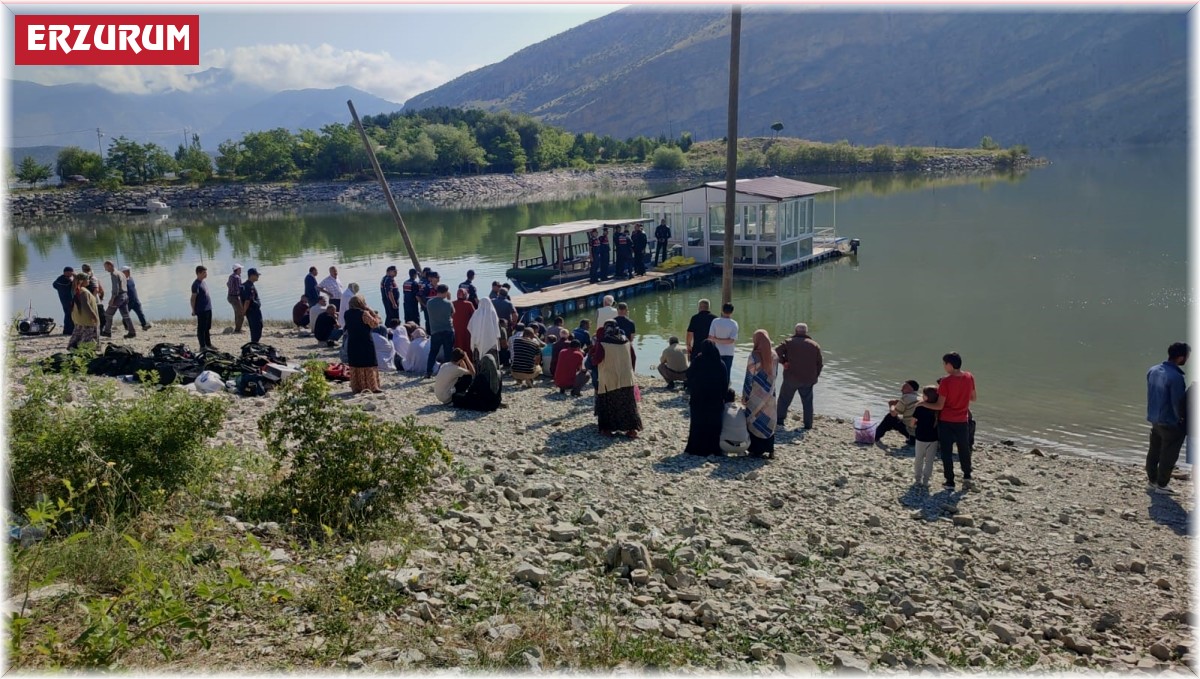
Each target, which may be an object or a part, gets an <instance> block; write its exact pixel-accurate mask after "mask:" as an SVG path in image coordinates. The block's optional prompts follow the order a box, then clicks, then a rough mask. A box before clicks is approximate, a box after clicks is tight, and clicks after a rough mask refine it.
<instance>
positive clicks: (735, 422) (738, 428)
mask: <svg viewBox="0 0 1200 679" xmlns="http://www.w3.org/2000/svg"><path fill="white" fill-rule="evenodd" d="M749 449H750V429H749V428H748V427H747V426H746V413H745V411H744V410H742V408H741V407H739V406H738V404H737V394H734V393H733V390H732V389H726V390H725V413H724V414H723V415H722V416H721V452H722V453H725V454H726V455H740V454H742V453H744V452H746V451H747V450H749Z"/></svg>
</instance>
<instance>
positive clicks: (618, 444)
mask: <svg viewBox="0 0 1200 679" xmlns="http://www.w3.org/2000/svg"><path fill="white" fill-rule="evenodd" d="M192 339H193V331H192V328H191V327H189V326H186V325H182V324H177V323H163V324H158V325H156V326H155V328H154V329H153V330H151V331H149V332H147V333H140V334H139V336H138V338H137V339H136V340H134V341H131V342H130V344H131V345H133V346H134V347H135V348H137V349H139V350H141V351H146V350H148V348H149V347H150V346H152V345H153V344H154V343H157V342H161V341H169V342H189V341H190V340H192ZM214 339H215V341H216V344H217V346H218V347H219V348H221V349H223V350H226V351H236V350H237V348H238V346H239V345H240V344H241V343H242V342H243V341H244V339H245V336H244V335H242V336H233V335H228V334H226V335H216V336H215V337H214ZM264 341H265V342H267V343H270V344H272V345H275V346H276V347H278V348H279V349H280V351H281V352H282V353H284V354H285V355H287V356H289V357H291V358H292V359H293V360H295V359H302V358H305V357H309V356H316V357H319V358H322V359H331V358H333V357H334V353H335V352H334V350H332V349H326V348H324V347H322V346H318V345H317V344H316V343H314V342H313V341H312V339H311V338H305V337H297V336H296V335H294V334H293V333H292V332H290V331H287V332H285V331H281V330H273V329H269V330H268V333H267V335H266V336H265V338H264ZM65 343H66V342H65V338H59V337H52V338H32V339H20V340H17V341H16V342H15V347H16V354H17V356H19V357H21V358H27V359H34V358H37V357H40V356H44V355H47V354H49V353H51V352H53V351H59V350H61V348H62V347H63V346H65ZM334 360H336V359H334ZM19 376H20V375H19V374H18V375H17V377H18V378H19ZM96 379H103V378H96ZM638 379H639V381H640V382H641V389H642V394H643V400H642V402H641V405H640V408H641V414H642V418H643V420H644V422H645V423H646V430H645V431H644V432H643V434H642V437H641V438H640V439H638V440H629V439H625V438H607V437H602V436H600V435H599V434H598V432H597V430H596V425H595V420H594V418H593V415H592V399H591V398H590V397H589V396H588V395H587V394H586V393H585V395H584V396H583V397H580V398H571V397H569V396H562V395H560V394H559V393H558V391H557V390H556V389H552V388H548V387H545V386H538V387H535V388H533V389H518V388H513V387H512V383H511V382H510V381H508V380H506V381H505V393H504V400H505V404H506V407H505V408H503V409H502V410H499V411H497V412H495V413H489V414H482V413H472V412H464V411H457V410H454V409H452V408H448V407H443V406H441V405H439V404H437V402H436V400H435V399H434V396H433V394H432V392H431V384H430V382H429V381H424V380H420V379H417V378H415V377H411V376H407V375H399V376H398V375H395V374H391V375H384V376H383V378H382V381H383V386H384V393H382V394H378V395H367V396H359V397H354V398H350V397H349V394H348V389H347V388H346V387H345V386H341V387H335V392H337V393H338V395H339V397H340V398H345V399H346V401H344V402H345V403H347V404H358V405H361V406H362V407H363V408H365V409H367V410H369V411H371V412H372V413H373V414H374V415H376V416H378V417H381V418H386V419H399V418H402V417H405V416H408V415H414V416H416V417H417V419H418V420H419V421H420V422H421V423H424V424H431V425H435V426H438V427H440V428H441V429H442V430H443V436H444V440H445V441H446V443H447V444H448V446H449V447H450V449H451V450H452V451H453V453H454V455H455V465H454V470H446V471H445V473H443V474H442V475H441V476H440V477H439V479H438V480H437V481H436V482H435V485H434V487H433V488H432V490H431V491H430V492H429V493H427V494H426V495H425V496H423V497H422V498H421V499H420V500H419V501H417V502H416V503H414V505H413V506H412V507H411V510H412V518H413V520H414V522H415V527H414V531H415V533H416V534H417V535H419V536H420V538H419V542H420V543H421V548H420V549H416V550H414V551H412V552H410V553H409V554H408V557H407V561H406V562H405V563H402V564H394V565H393V566H392V567H390V568H381V569H380V570H379V571H378V572H375V573H373V574H372V576H371V577H373V578H376V579H377V580H380V581H383V582H390V583H394V585H395V587H396V588H398V589H399V590H402V591H403V592H405V593H406V594H405V595H406V596H411V597H412V598H411V599H410V603H408V604H406V605H404V606H402V607H401V608H399V609H397V610H396V611H394V612H393V614H391V615H389V616H386V618H384V617H380V618H379V620H378V621H377V622H372V625H373V626H374V627H373V630H372V632H371V633H369V634H366V635H364V636H362V637H360V638H356V640H355V644H356V645H355V646H354V647H353V648H347V649H346V651H345V652H344V654H343V655H342V656H341V657H342V661H341V662H342V663H343V664H344V665H345V666H348V667H351V668H361V667H368V668H375V669H385V670H386V669H402V668H408V667H444V666H447V665H450V666H458V665H472V664H473V663H476V662H477V661H479V659H480V658H479V654H481V653H482V654H484V655H485V656H486V657H488V658H491V656H493V655H495V656H497V657H498V658H500V659H501V660H502V659H503V658H505V657H507V656H505V655H504V654H505V653H512V652H516V651H514V649H523V651H522V652H527V653H528V654H529V655H528V657H527V658H526V659H525V660H524V661H522V662H526V663H527V664H528V667H530V668H537V667H540V662H541V659H542V658H544V657H546V656H545V655H544V654H545V653H547V652H549V650H550V649H549V648H544V646H545V645H546V644H551V643H553V644H556V646H555V648H558V649H559V650H560V651H561V650H562V649H567V648H571V647H572V644H574V645H575V647H579V646H580V645H582V644H584V643H585V641H586V640H587V639H589V638H591V637H589V636H588V635H589V634H594V633H595V630H594V629H592V627H593V626H594V624H600V622H603V624H604V625H610V626H613V627H614V629H615V630H617V631H618V632H619V633H620V634H622V635H626V636H625V638H629V639H641V640H642V641H640V642H637V643H645V644H651V643H660V642H661V641H662V640H664V639H665V640H667V641H669V642H670V643H671V644H684V645H685V646H684V647H683V648H687V649H690V651H691V652H694V653H695V658H698V659H702V660H695V662H696V663H697V664H701V665H706V666H708V667H715V668H718V669H722V670H728V671H748V670H755V671H760V672H763V673H772V672H776V671H781V672H783V673H786V674H791V673H793V672H806V671H810V670H812V669H814V668H817V667H822V668H829V667H833V668H844V669H850V670H866V669H868V668H869V669H871V670H873V671H886V670H892V671H918V670H921V669H930V670H935V671H937V670H942V669H946V668H964V669H965V668H1012V669H1015V668H1030V669H1041V670H1047V669H1066V668H1070V667H1075V666H1078V667H1085V668H1093V669H1101V670H1130V669H1134V668H1138V669H1149V670H1155V669H1166V668H1172V667H1181V666H1182V665H1183V664H1184V663H1189V664H1190V662H1191V661H1192V658H1193V655H1192V653H1191V650H1192V647H1193V641H1192V625H1193V621H1194V617H1193V613H1192V611H1191V610H1190V600H1191V595H1192V591H1193V589H1192V584H1191V581H1190V578H1189V573H1190V566H1191V557H1190V554H1191V551H1192V550H1191V548H1192V543H1191V538H1190V536H1189V534H1188V531H1189V521H1190V516H1191V512H1192V510H1193V507H1194V495H1193V491H1192V488H1191V484H1190V483H1188V482H1185V480H1186V479H1187V476H1186V475H1183V474H1179V475H1177V478H1179V479H1181V480H1177V481H1176V482H1174V483H1173V487H1174V488H1177V489H1178V491H1179V495H1177V496H1161V495H1152V494H1148V493H1147V492H1146V484H1145V479H1144V476H1143V472H1141V471H1140V470H1139V469H1138V468H1136V467H1135V466H1124V465H1119V464H1114V463H1110V462H1104V461H1098V460H1093V459H1083V458H1060V457H1057V456H1056V455H1053V454H1051V455H1046V454H1043V453H1042V452H1041V451H1039V450H1037V449H1036V448H1032V447H1031V446H1028V445H1024V444H1022V443H1020V442H1014V441H1002V442H981V445H980V446H979V448H978V449H977V451H976V454H975V468H976V474H975V475H976V479H977V481H976V485H975V487H973V488H972V489H971V490H970V491H969V492H961V489H960V492H953V491H947V490H942V489H941V488H940V487H938V486H937V485H935V486H934V487H933V488H931V489H929V490H928V491H926V490H924V489H921V488H919V487H916V486H914V485H913V484H912V474H913V471H912V465H913V459H912V454H913V453H912V450H911V449H907V448H900V447H891V446H889V447H888V448H886V449H881V448H878V447H863V446H858V445H855V444H853V443H852V440H853V433H852V431H851V427H850V424H849V423H848V422H847V421H843V420H841V419H838V418H830V417H818V418H817V421H816V427H815V428H814V429H813V430H810V431H807V432H805V431H803V430H797V429H798V428H797V427H796V423H795V422H794V421H791V422H789V423H788V427H787V428H785V429H782V430H781V431H780V432H779V433H778V436H777V443H776V450H777V456H776V459H774V460H771V461H769V462H767V461H762V460H756V459H751V458H744V457H742V458H711V459H710V458H700V457H694V456H690V455H686V454H683V453H682V448H683V441H684V440H685V439H686V436H687V428H688V420H687V403H686V400H685V398H684V396H683V394H682V393H680V392H679V391H668V390H666V389H665V388H664V387H663V386H662V384H661V382H660V381H657V380H651V379H649V378H645V377H639V378H638ZM214 398H231V399H233V398H236V397H233V396H230V395H218V396H214ZM272 400H273V396H270V395H269V396H267V397H266V398H261V399H244V400H242V401H241V403H240V405H239V407H238V408H235V409H233V410H232V413H231V416H230V420H229V422H228V423H227V426H226V428H225V429H224V430H223V431H222V432H221V433H220V434H219V435H218V437H217V438H218V442H219V443H225V444H230V445H233V446H237V447H239V448H240V449H243V450H246V451H248V454H249V451H254V450H261V448H262V444H261V441H260V440H259V439H258V437H257V434H256V428H255V425H254V422H255V420H256V419H257V418H258V417H259V416H260V415H261V414H263V413H264V412H266V409H267V408H269V407H270V406H271V404H272ZM936 477H937V475H936V474H935V478H936ZM218 513H236V509H235V508H232V507H229V506H227V505H226V506H224V507H222V508H221V509H220V510H219V512H218ZM226 520H227V521H228V526H229V530H232V531H234V532H237V531H255V532H256V533H258V534H262V533H263V531H261V530H258V528H261V527H258V528H256V527H255V526H254V525H253V524H250V523H243V522H242V520H240V519H239V518H238V517H237V516H228V517H226ZM267 533H270V531H267ZM263 540H264V543H266V544H267V546H268V547H270V548H272V549H274V551H273V552H272V555H273V556H272V559H275V560H277V561H279V562H281V563H292V562H297V563H299V562H305V561H306V559H310V558H312V557H309V556H306V554H305V553H304V551H303V550H302V549H301V548H299V547H298V546H296V545H295V544H294V543H289V542H288V540H287V539H286V538H285V537H282V536H280V537H276V538H272V537H270V535H267V536H265V537H264V538H263ZM396 550H397V545H395V544H391V543H388V542H387V541H380V542H377V543H372V544H370V545H365V546H363V547H362V548H360V549H359V550H358V551H357V552H354V553H352V554H350V555H348V556H347V557H345V558H346V560H347V561H346V563H353V562H354V561H355V560H356V559H359V558H367V557H368V556H369V555H371V554H394V553H396ZM356 554H357V556H356ZM295 586H296V587H303V586H304V585H303V583H302V582H301V583H298V584H296V585H295ZM309 586H315V585H314V584H313V583H310V585H309ZM502 602H503V603H502ZM481 611H487V613H481ZM288 615H289V616H294V617H295V618H296V620H297V621H298V622H297V625H298V627H302V628H304V629H306V630H308V631H307V632H306V633H305V634H307V635H309V636H305V635H303V634H302V635H298V634H292V633H291V632H288V631H283V632H280V631H278V630H274V629H273V628H272V627H271V626H270V625H268V624H261V625H260V624H257V623H253V624H251V623H247V624H244V625H242V626H241V628H240V631H239V634H240V635H242V638H243V640H242V641H239V642H238V643H240V644H245V645H246V647H259V648H261V647H270V648H271V649H272V653H276V654H279V655H278V657H277V658H276V659H277V660H278V661H279V662H280V663H285V664H286V663H287V662H289V661H287V657H289V654H290V653H292V652H293V651H294V652H295V653H296V654H297V656H302V655H303V653H304V652H305V649H307V648H309V647H310V646H311V645H313V644H314V643H316V642H315V641H313V639H312V638H311V634H312V632H311V630H312V629H313V625H314V624H316V622H315V621H313V620H311V618H312V614H311V613H306V612H305V611H303V610H300V609H296V610H294V611H289V613H288ZM590 616H601V617H600V618H595V617H590ZM372 620H375V619H374V618H372ZM589 621H592V622H589ZM596 621H600V622H596ZM606 629H607V628H606ZM245 635H250V637H252V638H245ZM398 640H399V641H398ZM631 643H632V642H631ZM397 647H399V648H409V649H410V650H415V651H416V654H415V655H411V654H410V655H406V656H404V657H403V658H400V657H397V656H396V654H395V653H392V652H391V651H392V650H394V649H395V648H397ZM289 649H290V650H289ZM406 653H408V652H407V651H406ZM554 655H555V657H564V655H565V651H563V652H562V653H560V652H559V651H556V652H555V654H554ZM517 657H525V656H517ZM689 657H691V656H689ZM492 659H493V660H495V659H496V658H492ZM264 660H265V659H264Z"/></svg>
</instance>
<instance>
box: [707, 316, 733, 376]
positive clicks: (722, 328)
mask: <svg viewBox="0 0 1200 679" xmlns="http://www.w3.org/2000/svg"><path fill="white" fill-rule="evenodd" d="M732 317H733V305H732V304H723V305H721V317H720V318H714V319H713V322H712V325H710V326H709V328H708V338H709V339H710V340H712V341H713V344H716V345H717V351H718V352H720V354H721V361H722V362H723V363H724V364H725V374H726V375H729V374H730V373H732V372H733V346H734V345H735V344H737V337H738V324H737V321H735V320H733V318H732Z"/></svg>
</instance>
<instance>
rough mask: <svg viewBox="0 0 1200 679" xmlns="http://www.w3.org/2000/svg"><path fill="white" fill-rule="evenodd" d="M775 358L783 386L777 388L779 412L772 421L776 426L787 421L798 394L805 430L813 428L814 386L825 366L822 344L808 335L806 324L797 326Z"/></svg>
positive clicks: (776, 348)
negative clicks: (798, 393)
mask: <svg viewBox="0 0 1200 679" xmlns="http://www.w3.org/2000/svg"><path fill="white" fill-rule="evenodd" d="M775 355H776V356H778V357H779V362H780V364H782V365H783V383H782V384H780V385H779V401H778V405H779V413H778V416H777V417H776V418H775V420H776V423H777V426H782V425H783V424H784V423H785V422H786V421H787V411H788V408H789V407H790V406H791V405H792V398H793V397H795V395H796V392H797V391H798V392H800V405H801V407H802V408H803V410H804V428H805V429H812V427H813V385H815V384H816V383H817V378H819V377H820V376H821V369H822V368H824V367H825V359H824V357H823V356H822V355H821V345H820V344H817V343H816V341H815V340H813V338H811V337H809V336H808V324H807V323H797V324H796V328H795V331H794V334H793V335H792V336H791V337H789V338H788V339H787V341H785V342H783V343H782V344H780V345H779V346H777V347H775Z"/></svg>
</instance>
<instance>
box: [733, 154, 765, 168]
mask: <svg viewBox="0 0 1200 679" xmlns="http://www.w3.org/2000/svg"><path fill="white" fill-rule="evenodd" d="M766 164H767V157H766V156H765V155H763V152H762V151H747V152H745V153H739V154H738V159H737V169H738V172H739V173H742V172H757V171H759V170H762V169H763V168H764V167H765V166H766Z"/></svg>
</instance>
